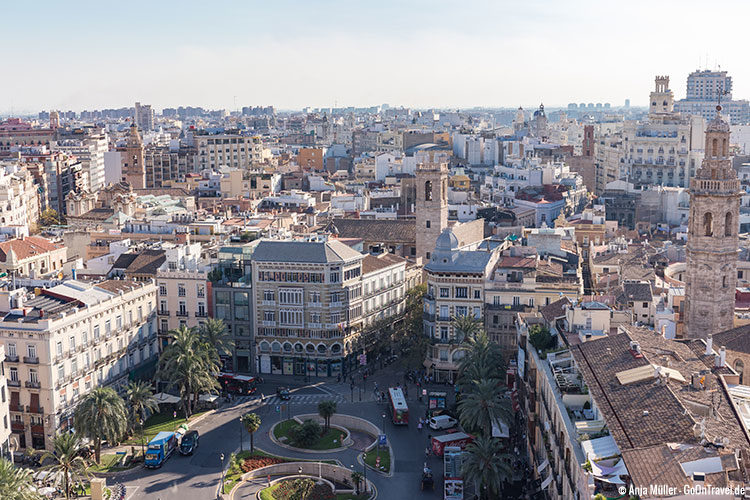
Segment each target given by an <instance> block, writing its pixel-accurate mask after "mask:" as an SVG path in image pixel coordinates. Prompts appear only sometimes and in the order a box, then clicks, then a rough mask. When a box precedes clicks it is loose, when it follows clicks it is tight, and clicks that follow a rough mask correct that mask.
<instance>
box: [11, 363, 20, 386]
mask: <svg viewBox="0 0 750 500" xmlns="http://www.w3.org/2000/svg"><path fill="white" fill-rule="evenodd" d="M10 380H11V381H12V382H18V368H16V367H15V366H11V367H10Z"/></svg>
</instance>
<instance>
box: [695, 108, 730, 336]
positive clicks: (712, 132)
mask: <svg viewBox="0 0 750 500" xmlns="http://www.w3.org/2000/svg"><path fill="white" fill-rule="evenodd" d="M716 109H717V113H716V117H715V118H714V119H713V120H711V122H710V123H709V124H708V127H706V154H705V157H704V159H703V163H702V165H701V167H700V169H698V172H697V173H696V175H695V177H694V178H693V179H692V180H691V182H690V220H689V222H688V241H687V248H686V250H687V269H686V280H685V286H686V288H685V316H684V317H685V320H684V321H685V332H686V334H685V336H686V337H688V338H698V337H701V338H706V336H707V335H709V334H714V333H718V332H721V331H724V330H729V329H730V328H733V327H734V294H735V286H736V284H737V249H738V247H739V238H738V235H737V232H738V229H739V211H740V196H741V193H740V181H739V180H738V179H737V173H736V172H735V170H734V169H733V168H732V162H731V159H730V158H729V124H728V123H727V122H725V121H724V119H723V118H722V116H721V106H720V105H719V106H716Z"/></svg>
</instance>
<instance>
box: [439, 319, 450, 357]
mask: <svg viewBox="0 0 750 500" xmlns="http://www.w3.org/2000/svg"><path fill="white" fill-rule="evenodd" d="M440 340H443V341H445V340H448V327H447V326H441V327H440ZM440 352H441V353H442V352H443V351H440ZM446 359H447V357H446Z"/></svg>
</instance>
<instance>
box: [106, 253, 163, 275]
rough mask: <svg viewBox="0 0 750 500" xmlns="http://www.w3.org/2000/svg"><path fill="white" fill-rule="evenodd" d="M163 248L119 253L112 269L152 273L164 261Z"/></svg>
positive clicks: (129, 272)
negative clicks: (135, 252)
mask: <svg viewBox="0 0 750 500" xmlns="http://www.w3.org/2000/svg"><path fill="white" fill-rule="evenodd" d="M166 260H167V256H166V252H164V250H144V251H143V252H140V253H137V254H134V253H124V254H122V255H120V256H119V257H118V258H117V260H116V261H115V263H114V264H113V265H112V269H122V270H123V272H124V273H125V274H153V275H156V270H157V269H159V267H160V266H161V265H162V264H164V262H166Z"/></svg>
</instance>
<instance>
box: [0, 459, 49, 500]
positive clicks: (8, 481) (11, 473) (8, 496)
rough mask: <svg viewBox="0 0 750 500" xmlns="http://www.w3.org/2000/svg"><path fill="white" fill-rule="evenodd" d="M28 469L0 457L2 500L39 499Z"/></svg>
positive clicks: (0, 491)
mask: <svg viewBox="0 0 750 500" xmlns="http://www.w3.org/2000/svg"><path fill="white" fill-rule="evenodd" d="M33 487H34V478H33V477H32V475H31V471H30V470H29V469H21V468H19V467H16V466H15V465H13V462H11V461H10V460H6V459H5V458H0V498H2V499H3V500H41V498H42V496H41V495H40V494H39V493H37V492H36V490H35V489H32V488H33Z"/></svg>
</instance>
